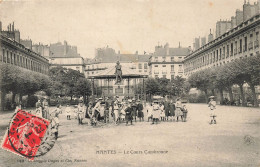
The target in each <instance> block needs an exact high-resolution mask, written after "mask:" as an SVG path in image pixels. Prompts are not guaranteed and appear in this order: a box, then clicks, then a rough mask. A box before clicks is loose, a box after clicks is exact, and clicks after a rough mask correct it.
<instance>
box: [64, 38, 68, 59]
mask: <svg viewBox="0 0 260 167" xmlns="http://www.w3.org/2000/svg"><path fill="white" fill-rule="evenodd" d="M67 46H68V43H67V41H64V56H66V54H67Z"/></svg>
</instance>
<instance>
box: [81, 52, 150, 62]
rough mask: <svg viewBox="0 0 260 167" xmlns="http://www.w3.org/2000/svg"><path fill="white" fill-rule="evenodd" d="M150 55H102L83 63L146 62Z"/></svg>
mask: <svg viewBox="0 0 260 167" xmlns="http://www.w3.org/2000/svg"><path fill="white" fill-rule="evenodd" d="M150 57H151V55H138V54H115V55H104V56H102V57H101V56H99V58H94V59H88V60H86V61H85V63H86V64H96V63H115V62H116V61H120V62H122V63H131V62H148V61H149V58H150Z"/></svg>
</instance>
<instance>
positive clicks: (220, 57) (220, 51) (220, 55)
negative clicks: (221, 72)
mask: <svg viewBox="0 0 260 167" xmlns="http://www.w3.org/2000/svg"><path fill="white" fill-rule="evenodd" d="M221 59H222V49H221V48H220V49H219V60H221Z"/></svg>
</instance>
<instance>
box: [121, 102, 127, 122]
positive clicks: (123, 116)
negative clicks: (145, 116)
mask: <svg viewBox="0 0 260 167" xmlns="http://www.w3.org/2000/svg"><path fill="white" fill-rule="evenodd" d="M126 108H127V106H126V104H125V105H123V106H122V109H121V111H120V122H121V121H122V122H124V121H125V109H126Z"/></svg>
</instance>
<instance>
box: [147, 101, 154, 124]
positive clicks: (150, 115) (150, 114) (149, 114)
mask: <svg viewBox="0 0 260 167" xmlns="http://www.w3.org/2000/svg"><path fill="white" fill-rule="evenodd" d="M152 106H153V105H152V103H151V104H150V105H149V106H147V119H148V122H149V120H150V119H153V108H152Z"/></svg>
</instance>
